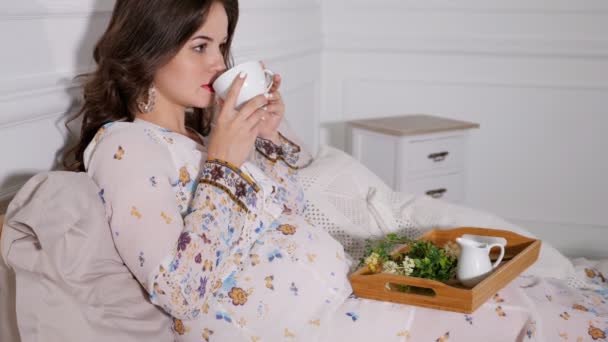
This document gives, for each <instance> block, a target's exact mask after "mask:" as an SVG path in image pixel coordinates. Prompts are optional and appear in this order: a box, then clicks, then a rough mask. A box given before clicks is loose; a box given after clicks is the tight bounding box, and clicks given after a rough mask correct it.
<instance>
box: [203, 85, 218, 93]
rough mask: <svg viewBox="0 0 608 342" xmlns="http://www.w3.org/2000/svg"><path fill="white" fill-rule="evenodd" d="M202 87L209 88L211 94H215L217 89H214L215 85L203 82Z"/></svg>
mask: <svg viewBox="0 0 608 342" xmlns="http://www.w3.org/2000/svg"><path fill="white" fill-rule="evenodd" d="M201 88H203V89H205V90H207V91H208V92H210V93H211V94H215V90H213V87H212V86H211V85H209V84H203V85H202V86H201Z"/></svg>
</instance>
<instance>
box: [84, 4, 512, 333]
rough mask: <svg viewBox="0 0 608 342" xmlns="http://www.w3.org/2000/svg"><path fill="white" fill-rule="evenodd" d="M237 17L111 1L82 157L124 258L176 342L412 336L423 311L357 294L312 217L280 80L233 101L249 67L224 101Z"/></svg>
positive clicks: (228, 10) (88, 94)
mask: <svg viewBox="0 0 608 342" xmlns="http://www.w3.org/2000/svg"><path fill="white" fill-rule="evenodd" d="M237 19H238V3H237V0H173V1H168V0H150V1H139V0H117V2H116V5H115V8H114V12H113V16H112V19H111V21H110V24H109V27H108V29H107V31H106V32H105V33H104V35H103V37H102V38H101V39H100V41H99V42H98V44H97V46H96V48H95V52H94V57H95V61H96V62H97V69H96V70H95V71H94V72H93V73H92V74H90V75H88V79H87V83H86V85H85V89H84V99H85V102H84V105H83V107H82V110H81V111H80V113H79V114H80V115H81V116H82V120H83V123H82V131H81V133H82V134H81V141H80V143H79V144H78V146H77V147H76V149H75V159H76V168H77V169H79V170H83V171H86V172H87V173H88V174H89V175H90V177H92V179H93V180H94V181H95V182H96V183H97V184H98V186H99V188H100V189H101V191H100V193H99V195H100V198H101V200H103V201H104V203H105V204H106V210H107V214H108V217H109V220H110V226H111V229H112V235H113V238H114V242H115V245H116V248H117V250H118V252H119V253H120V255H121V257H122V258H123V260H124V262H125V264H126V265H127V266H128V267H129V269H130V270H131V272H132V273H133V274H134V276H135V278H136V279H137V280H138V281H139V282H140V283H141V285H142V286H143V287H144V289H145V290H146V291H147V293H148V294H149V296H150V300H151V301H152V303H154V304H156V305H158V306H160V307H161V308H163V309H164V310H165V311H166V312H167V313H168V314H170V315H171V316H172V317H174V331H175V334H176V337H177V339H178V340H180V341H201V340H205V341H210V340H218V341H241V340H242V341H260V340H265V341H282V340H285V339H287V340H300V341H314V340H331V341H333V340H337V339H342V338H350V339H351V340H366V339H367V338H370V337H372V338H378V339H380V338H383V339H385V340H389V339H394V340H404V339H407V338H409V336H410V332H409V331H407V330H405V331H404V329H409V328H408V327H407V324H409V323H408V320H409V321H410V323H411V319H412V317H413V316H411V314H412V313H413V309H412V308H410V307H406V306H401V305H394V304H390V303H380V302H371V301H364V300H357V299H354V298H349V295H350V293H351V288H350V284H349V282H348V278H347V272H348V269H349V266H350V265H349V262H348V261H347V259H346V258H345V254H344V250H343V248H342V246H341V245H340V244H339V243H338V242H336V240H334V239H333V238H332V237H331V236H329V235H328V234H327V233H326V232H324V231H323V230H321V229H316V228H315V227H313V226H311V225H310V224H309V223H308V222H307V221H306V220H305V219H304V218H303V217H302V213H303V211H304V210H305V208H304V198H303V191H302V188H301V187H300V185H299V184H298V181H297V177H296V176H297V164H296V163H297V161H298V158H299V157H300V154H301V153H304V152H303V151H302V150H301V149H300V147H299V146H298V145H296V144H295V143H293V142H292V141H290V140H288V139H287V138H285V137H284V136H283V135H281V134H280V133H279V132H278V127H279V125H280V123H281V121H282V118H283V116H284V111H285V106H284V103H283V100H282V96H281V93H280V91H279V87H280V83H281V79H280V76H278V75H277V76H276V78H275V85H274V87H273V88H272V89H271V91H270V95H269V96H268V97H265V96H258V97H256V98H254V99H252V100H250V101H249V102H247V103H246V104H245V105H244V106H242V107H241V109H240V110H238V111H237V110H235V108H234V104H235V100H236V97H237V95H238V93H239V90H240V88H241V86H242V85H243V83H244V81H245V80H246V75H241V77H238V78H237V79H236V80H235V81H234V83H233V85H232V87H231V90H230V93H229V95H228V97H227V98H226V100H225V102H223V101H219V103H218V104H217V105H216V104H215V101H214V94H213V92H212V90H211V87H210V84H211V83H212V82H213V80H214V79H215V78H216V77H217V76H218V75H219V74H221V73H222V72H223V71H224V70H225V69H226V68H227V67H228V66H229V65H227V63H228V61H229V60H230V46H231V43H232V40H233V35H234V31H235V27H236V23H237ZM190 109H193V110H192V111H191V110H190ZM213 113H216V114H215V115H213ZM252 151H253V154H252V153H251V152H252ZM419 312H420V313H418V315H421V316H424V315H425V314H426V315H429V317H431V316H433V315H434V314H435V312H434V311H431V310H426V311H425V310H420V311H419ZM380 314H382V316H379V315H380ZM408 317H409V318H408ZM454 317H455V318H454V319H458V320H461V318H462V317H461V316H454ZM513 317H515V316H513ZM377 319H380V320H381V322H382V323H381V325H380V326H381V330H377V329H370V327H374V326H376V321H377ZM448 321H449V320H445V322H448ZM362 322H364V323H365V322H367V324H361V323H362ZM332 334H333V335H332ZM336 334H337V335H336ZM347 334H349V335H350V337H347ZM366 335H367V337H366ZM420 336H424V331H421V332H420ZM442 336H443V332H442ZM435 337H437V336H435Z"/></svg>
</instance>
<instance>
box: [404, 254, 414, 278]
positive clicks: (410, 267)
mask: <svg viewBox="0 0 608 342" xmlns="http://www.w3.org/2000/svg"><path fill="white" fill-rule="evenodd" d="M415 266H416V264H415V263H414V259H411V258H410V257H408V256H406V257H405V259H403V273H404V274H405V275H406V276H409V275H410V274H412V272H413V271H414V267H415Z"/></svg>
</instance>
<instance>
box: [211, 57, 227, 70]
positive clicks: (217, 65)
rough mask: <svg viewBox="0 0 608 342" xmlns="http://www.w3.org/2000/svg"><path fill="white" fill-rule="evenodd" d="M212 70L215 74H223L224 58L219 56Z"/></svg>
mask: <svg viewBox="0 0 608 342" xmlns="http://www.w3.org/2000/svg"><path fill="white" fill-rule="evenodd" d="M212 69H213V71H214V72H216V73H220V72H224V71H225V70H226V63H225V62H224V56H222V55H220V56H219V58H217V59H216V60H215V62H214V63H213V66H212Z"/></svg>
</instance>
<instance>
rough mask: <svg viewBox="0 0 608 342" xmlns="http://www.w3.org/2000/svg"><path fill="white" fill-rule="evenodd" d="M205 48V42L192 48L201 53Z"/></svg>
mask: <svg viewBox="0 0 608 342" xmlns="http://www.w3.org/2000/svg"><path fill="white" fill-rule="evenodd" d="M206 48H207V44H201V45H198V46H196V47H195V48H194V51H196V52H199V53H202V52H205V49H206Z"/></svg>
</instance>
